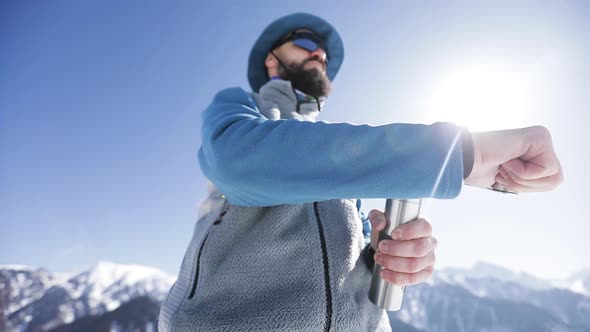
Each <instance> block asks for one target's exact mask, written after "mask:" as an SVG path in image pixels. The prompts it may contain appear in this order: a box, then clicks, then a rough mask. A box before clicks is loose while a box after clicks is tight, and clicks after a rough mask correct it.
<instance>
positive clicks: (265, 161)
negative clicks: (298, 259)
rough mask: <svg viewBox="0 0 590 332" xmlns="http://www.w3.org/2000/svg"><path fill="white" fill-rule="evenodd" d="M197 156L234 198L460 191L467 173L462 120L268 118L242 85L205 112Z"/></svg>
mask: <svg viewBox="0 0 590 332" xmlns="http://www.w3.org/2000/svg"><path fill="white" fill-rule="evenodd" d="M203 123H204V127H203V131H202V147H201V149H200V150H199V155H198V157H199V162H200V166H201V169H202V170H203V172H204V174H205V175H206V176H207V177H208V178H209V179H211V181H213V183H215V185H216V186H217V187H218V188H219V190H220V191H221V192H222V193H223V194H224V195H225V196H226V197H227V199H228V200H229V201H230V202H231V203H232V204H234V205H241V206H274V205H279V204H295V203H304V202H314V201H323V200H329V199H348V198H425V197H435V198H454V197H456V196H457V195H458V194H459V192H460V190H461V185H462V180H463V159H462V157H463V156H462V149H461V140H460V135H461V128H459V127H457V126H455V125H454V124H451V123H435V124H432V125H422V124H404V123H394V124H386V125H381V126H371V125H354V124H350V123H328V122H322V121H318V122H311V121H301V120H297V119H287V120H273V121H271V120H269V119H268V118H266V117H265V116H264V115H262V114H261V112H260V111H259V109H258V108H257V105H256V103H255V101H254V100H253V98H252V96H251V95H250V94H248V93H247V92H246V91H244V90H243V89H241V88H229V89H225V90H223V91H221V92H219V93H218V94H217V95H216V96H215V98H214V100H213V102H212V103H211V105H210V106H209V107H208V108H207V109H206V111H205V112H204V113H203Z"/></svg>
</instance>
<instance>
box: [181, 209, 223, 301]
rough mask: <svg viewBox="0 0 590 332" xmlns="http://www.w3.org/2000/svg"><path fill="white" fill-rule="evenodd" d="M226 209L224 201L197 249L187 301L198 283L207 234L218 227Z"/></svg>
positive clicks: (193, 294)
mask: <svg viewBox="0 0 590 332" xmlns="http://www.w3.org/2000/svg"><path fill="white" fill-rule="evenodd" d="M228 209H229V204H228V203H227V201H225V202H224V206H223V210H222V211H221V213H220V214H219V216H218V217H217V219H215V221H214V222H213V224H212V225H211V226H210V227H209V230H208V231H207V234H205V237H204V238H203V242H201V246H200V247H199V252H198V253H197V258H196V262H195V266H196V267H195V277H194V281H193V284H192V286H191V291H190V293H189V294H188V299H189V300H190V299H192V298H193V297H195V292H196V291H197V284H198V281H199V267H200V265H201V255H202V254H203V248H205V243H206V242H207V238H208V237H209V234H210V233H211V228H212V227H214V226H215V225H218V224H219V223H220V222H221V219H222V218H223V216H225V213H226V212H227V210H228Z"/></svg>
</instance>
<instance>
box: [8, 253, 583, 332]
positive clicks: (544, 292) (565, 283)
mask: <svg viewBox="0 0 590 332" xmlns="http://www.w3.org/2000/svg"><path fill="white" fill-rule="evenodd" d="M173 282H174V278H173V277H170V276H168V275H166V274H165V273H163V272H161V271H159V270H157V269H154V268H149V267H144V266H136V265H119V264H114V263H107V262H100V263H98V264H97V265H95V266H94V267H92V268H91V269H88V270H87V271H83V272H81V273H77V274H74V275H63V274H53V273H50V272H48V271H47V270H44V269H39V268H31V267H24V266H0V308H3V310H2V312H1V313H3V314H4V315H3V316H4V317H3V316H2V314H1V313H0V331H2V332H4V331H10V332H12V331H52V332H62V331H111V330H116V331H136V330H137V331H155V326H157V325H156V320H157V315H158V311H159V306H160V305H161V302H162V300H163V298H164V296H165V295H166V293H167V292H168V290H169V288H170V287H171V285H172V283H173ZM589 286H590V271H582V272H579V273H576V274H574V275H572V276H571V277H569V278H567V279H563V280H543V279H540V278H536V277H534V276H531V275H528V274H524V273H515V272H512V271H510V270H508V269H505V268H502V267H499V266H495V265H491V264H485V263H478V264H476V265H474V266H473V267H471V268H447V269H439V270H437V271H436V272H435V274H434V276H433V278H432V279H431V280H429V281H428V282H425V283H422V284H420V285H416V286H410V287H407V288H406V293H405V296H404V300H403V305H402V310H401V311H399V312H394V313H390V318H391V324H392V327H393V328H394V330H395V331H396V332H418V331H433V332H438V331H441V332H447V331H448V332H460V331H490V332H493V331H498V332H499V331H510V332H513V331H531V332H532V331H535V332H536V331H555V332H559V331H580V332H581V331H590V297H589V296H588V290H589V289H590V287H589ZM3 327H5V328H4V330H3V329H2V328H3Z"/></svg>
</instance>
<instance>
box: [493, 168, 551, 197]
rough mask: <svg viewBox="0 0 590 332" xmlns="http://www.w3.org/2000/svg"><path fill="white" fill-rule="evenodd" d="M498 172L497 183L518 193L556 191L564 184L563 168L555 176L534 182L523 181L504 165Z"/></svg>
mask: <svg viewBox="0 0 590 332" xmlns="http://www.w3.org/2000/svg"><path fill="white" fill-rule="evenodd" d="M498 172H499V173H498V175H497V176H496V178H495V181H496V182H497V183H499V184H501V185H503V186H505V187H507V188H509V189H510V190H511V191H516V192H535V191H548V190H552V189H555V188H556V187H557V186H558V185H560V184H561V183H562V182H563V173H562V172H561V168H560V169H559V172H558V173H556V174H554V175H551V176H546V177H542V178H538V179H534V180H529V179H523V178H521V177H520V176H518V175H517V174H516V173H514V172H513V171H512V170H510V169H509V168H507V167H505V166H504V165H501V166H500V167H499V168H498Z"/></svg>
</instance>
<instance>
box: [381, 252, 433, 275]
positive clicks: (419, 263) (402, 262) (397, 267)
mask: <svg viewBox="0 0 590 332" xmlns="http://www.w3.org/2000/svg"><path fill="white" fill-rule="evenodd" d="M435 261H436V257H435V255H434V251H430V252H428V253H427V254H426V256H424V257H398V256H389V255H385V254H383V253H380V252H378V253H376V254H375V262H377V264H379V265H381V266H383V267H384V268H386V269H388V270H390V271H395V272H401V273H416V272H420V271H422V270H424V269H425V268H427V267H429V266H433V265H434V263H435Z"/></svg>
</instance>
